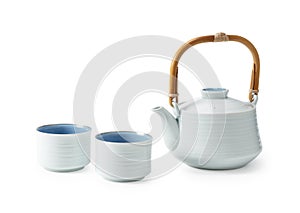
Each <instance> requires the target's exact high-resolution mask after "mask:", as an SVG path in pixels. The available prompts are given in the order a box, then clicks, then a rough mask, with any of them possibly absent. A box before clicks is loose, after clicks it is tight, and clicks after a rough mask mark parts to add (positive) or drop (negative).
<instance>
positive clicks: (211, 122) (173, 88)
mask: <svg viewBox="0 0 300 213" xmlns="http://www.w3.org/2000/svg"><path fill="white" fill-rule="evenodd" d="M219 41H237V42H240V43H242V44H244V45H245V46H246V47H248V49H249V50H250V51H251V53H252V56H253V60H254V64H253V70H252V80H251V85H250V92H249V100H250V102H242V101H239V100H235V99H232V98H229V97H227V94H228V90H227V89H223V88H206V89H203V90H202V98H199V99H197V100H194V101H191V102H184V103H181V104H177V103H178V94H177V74H178V62H179V59H180V57H181V56H182V55H183V53H184V52H185V51H186V50H187V49H188V48H189V47H191V46H193V45H196V44H200V43H204V42H219ZM259 70H260V63H259V56H258V53H257V50H256V49H255V47H254V46H253V44H252V43H251V42H249V41H248V40H247V39H245V38H243V37H240V36H236V35H226V34H224V33H219V34H216V35H215V36H213V35H211V36H203V37H198V38H195V39H192V40H190V41H189V42H187V43H185V44H184V45H183V46H182V47H181V48H180V49H179V50H178V51H177V53H176V55H175V57H174V59H173V61H172V65H171V69H170V97H169V103H170V105H171V106H172V107H173V108H174V113H175V117H174V116H173V115H171V113H169V112H168V111H167V110H166V109H164V108H163V107H156V108H153V111H154V112H156V113H158V114H159V115H160V116H161V117H162V119H163V120H164V121H165V122H166V129H165V133H164V140H165V143H166V146H167V147H168V148H169V149H170V150H171V151H172V153H173V154H174V156H175V157H176V158H178V159H180V160H181V161H183V162H185V163H186V164H188V165H190V166H192V167H196V168H203V169H235V168H239V167H242V166H244V165H246V164H247V163H249V162H250V161H251V160H253V159H254V158H255V157H256V156H257V155H258V154H259V153H260V152H261V149H262V147H261V142H260V137H259V132H258V127H257V120H256V103H257V94H258V84H259Z"/></svg>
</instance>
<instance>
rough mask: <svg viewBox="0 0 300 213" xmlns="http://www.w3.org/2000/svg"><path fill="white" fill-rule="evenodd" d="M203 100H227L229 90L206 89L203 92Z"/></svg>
mask: <svg viewBox="0 0 300 213" xmlns="http://www.w3.org/2000/svg"><path fill="white" fill-rule="evenodd" d="M201 93H202V97H203V98H208V99H224V98H227V94H228V89H224V88H205V89H202V91H201Z"/></svg>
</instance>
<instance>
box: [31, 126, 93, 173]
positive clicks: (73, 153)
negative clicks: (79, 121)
mask: <svg viewBox="0 0 300 213" xmlns="http://www.w3.org/2000/svg"><path fill="white" fill-rule="evenodd" d="M90 141H91V128H90V127H87V126H81V125H76V124H51V125H45V126H41V127H38V128H37V144H38V145H37V147H38V161H39V164H40V165H41V166H42V167H44V168H45V169H47V170H50V171H54V172H71V171H76V170H80V169H82V168H84V167H85V166H86V165H88V164H89V162H90Z"/></svg>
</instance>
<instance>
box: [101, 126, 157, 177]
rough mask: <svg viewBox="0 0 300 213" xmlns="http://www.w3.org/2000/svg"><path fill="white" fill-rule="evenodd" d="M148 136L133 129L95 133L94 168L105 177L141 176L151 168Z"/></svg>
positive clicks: (146, 173)
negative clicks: (131, 130)
mask: <svg viewBox="0 0 300 213" xmlns="http://www.w3.org/2000/svg"><path fill="white" fill-rule="evenodd" d="M151 146H152V137H151V136H150V135H147V134H142V133H141V134H140V133H136V132H129V131H124V132H122V131H121V132H107V133H102V134H98V135H97V136H96V171H97V172H98V173H100V174H101V175H102V176H103V177H105V178H106V179H109V180H112V181H119V182H126V181H137V180H141V179H143V178H144V177H145V176H146V175H148V174H149V173H150V171H151Z"/></svg>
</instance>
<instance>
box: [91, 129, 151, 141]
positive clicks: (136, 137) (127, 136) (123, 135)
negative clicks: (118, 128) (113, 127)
mask: <svg viewBox="0 0 300 213" xmlns="http://www.w3.org/2000/svg"><path fill="white" fill-rule="evenodd" d="M96 139H98V140H101V141H104V142H113V143H132V142H145V141H150V140H152V137H151V136H150V135H147V134H139V133H137V132H130V131H124V132H106V133H101V134H98V135H96Z"/></svg>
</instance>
